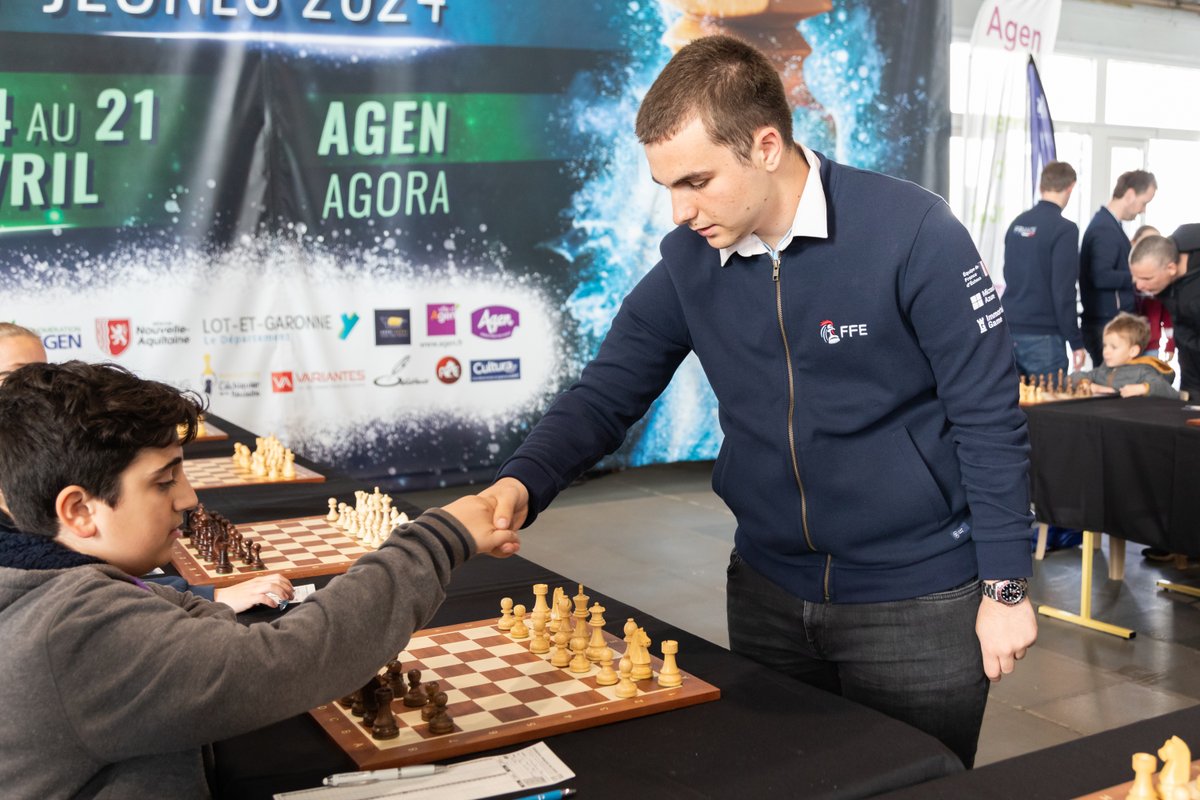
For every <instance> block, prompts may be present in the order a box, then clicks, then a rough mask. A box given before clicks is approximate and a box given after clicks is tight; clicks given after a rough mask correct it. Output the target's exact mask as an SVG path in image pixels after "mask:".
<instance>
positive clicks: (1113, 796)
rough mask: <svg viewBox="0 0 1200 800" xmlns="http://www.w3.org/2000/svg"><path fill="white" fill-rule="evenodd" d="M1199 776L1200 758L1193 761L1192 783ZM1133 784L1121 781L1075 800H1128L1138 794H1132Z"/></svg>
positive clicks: (1193, 783)
mask: <svg viewBox="0 0 1200 800" xmlns="http://www.w3.org/2000/svg"><path fill="white" fill-rule="evenodd" d="M1197 777H1200V760H1197V761H1193V762H1192V778H1191V784H1192V785H1193V786H1195V785H1196V779H1197ZM1133 784H1134V782H1133V781H1126V782H1125V783H1119V784H1117V785H1116V786H1110V787H1108V788H1107V789H1101V790H1100V791H1098V792H1092V793H1091V794H1083V795H1080V796H1079V797H1076V798H1075V799H1074V800H1127V798H1130V797H1137V795H1130V790H1131V789H1132V788H1133ZM1193 796H1194V795H1193Z"/></svg>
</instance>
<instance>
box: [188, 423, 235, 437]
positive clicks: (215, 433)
mask: <svg viewBox="0 0 1200 800" xmlns="http://www.w3.org/2000/svg"><path fill="white" fill-rule="evenodd" d="M228 438H229V434H228V433H226V432H225V431H223V430H221V429H220V428H218V427H217V426H216V425H213V424H212V423H211V422H209V421H208V420H206V419H205V420H201V421H200V423H199V424H198V425H197V426H196V438H195V439H192V441H193V442H222V441H224V440H226V439H228Z"/></svg>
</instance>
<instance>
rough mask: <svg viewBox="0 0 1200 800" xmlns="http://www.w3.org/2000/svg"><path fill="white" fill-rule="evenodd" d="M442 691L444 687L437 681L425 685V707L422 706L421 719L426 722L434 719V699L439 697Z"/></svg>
mask: <svg viewBox="0 0 1200 800" xmlns="http://www.w3.org/2000/svg"><path fill="white" fill-rule="evenodd" d="M441 691H442V685H441V684H440V683H438V682H437V681H430V682H429V683H427V684H425V705H423V706H421V719H422V720H424V721H425V722H429V720H431V719H433V712H434V711H435V705H434V702H433V698H435V697H437V696H438V693H439V692H441Z"/></svg>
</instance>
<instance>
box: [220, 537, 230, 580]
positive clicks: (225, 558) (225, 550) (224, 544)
mask: <svg viewBox="0 0 1200 800" xmlns="http://www.w3.org/2000/svg"><path fill="white" fill-rule="evenodd" d="M231 572H233V564H231V563H230V561H229V541H228V540H227V539H222V540H221V551H220V552H219V553H217V574H218V575H228V574H229V573H231Z"/></svg>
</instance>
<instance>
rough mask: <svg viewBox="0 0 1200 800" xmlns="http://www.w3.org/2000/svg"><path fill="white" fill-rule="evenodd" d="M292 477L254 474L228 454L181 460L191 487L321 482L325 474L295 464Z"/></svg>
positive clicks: (207, 487) (211, 487) (206, 487)
mask: <svg viewBox="0 0 1200 800" xmlns="http://www.w3.org/2000/svg"><path fill="white" fill-rule="evenodd" d="M295 470H296V477H294V478H275V479H271V478H268V477H267V476H266V475H255V474H254V473H253V472H251V471H250V470H249V469H246V468H245V467H241V466H239V465H238V464H236V463H234V461H233V459H232V458H230V457H228V456H217V457H216V458H191V459H185V460H184V462H183V473H184V474H185V475H187V479H188V483H190V484H191V485H192V488H193V489H222V488H226V487H229V486H253V485H255V484H260V483H322V482H324V480H325V476H324V475H322V474H320V473H319V472H315V471H313V470H311V469H309V468H308V467H305V466H301V465H300V464H296V465H295Z"/></svg>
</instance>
